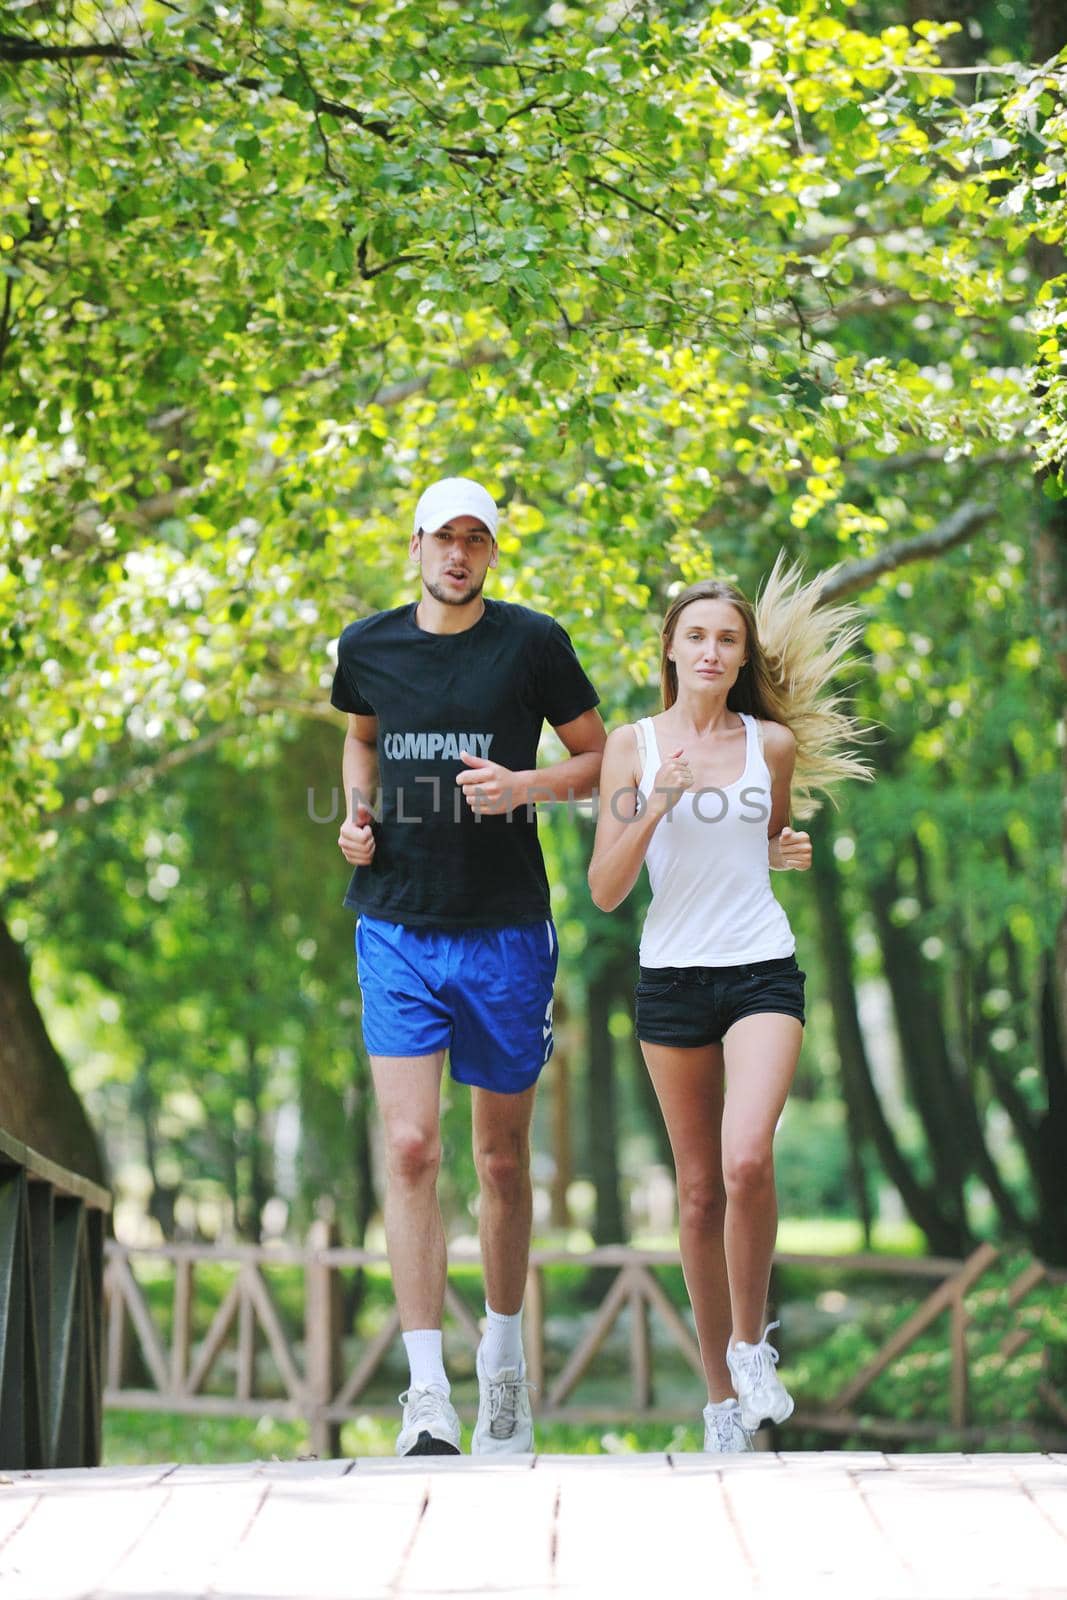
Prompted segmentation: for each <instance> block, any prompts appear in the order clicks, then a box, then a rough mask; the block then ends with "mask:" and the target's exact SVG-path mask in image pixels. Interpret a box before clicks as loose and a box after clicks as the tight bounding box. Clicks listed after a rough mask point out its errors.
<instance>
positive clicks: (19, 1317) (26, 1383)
mask: <svg viewBox="0 0 1067 1600" xmlns="http://www.w3.org/2000/svg"><path fill="white" fill-rule="evenodd" d="M110 1207H111V1196H110V1195H109V1194H108V1192H107V1190H106V1189H104V1188H102V1187H101V1186H100V1185H99V1184H96V1183H93V1182H91V1181H90V1180H89V1179H88V1178H83V1177H81V1176H80V1175H79V1174H77V1173H74V1172H68V1171H66V1169H65V1168H63V1167H60V1166H58V1165H57V1164H56V1163H55V1162H54V1161H51V1160H49V1158H48V1157H47V1156H42V1155H40V1154H39V1153H38V1152H37V1151H36V1150H31V1149H30V1148H29V1147H28V1146H27V1145H24V1144H22V1143H21V1141H20V1140H18V1139H15V1138H13V1137H12V1136H11V1135H10V1134H8V1133H5V1132H3V1131H2V1130H0V1467H90V1466H95V1465H96V1463H97V1462H98V1461H99V1459H100V1419H101V1399H102V1397H101V1360H102V1342H103V1341H102V1334H103V1327H102V1320H103V1316H102V1314H103V1297H102V1288H103V1235H104V1219H105V1216H106V1214H107V1212H108V1211H109V1210H110Z"/></svg>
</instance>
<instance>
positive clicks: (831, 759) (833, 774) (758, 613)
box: [660, 551, 874, 820]
mask: <svg viewBox="0 0 1067 1600" xmlns="http://www.w3.org/2000/svg"><path fill="white" fill-rule="evenodd" d="M832 570H833V569H832V568H831V569H829V570H828V571H826V572H822V573H819V574H818V575H817V576H816V577H814V578H812V579H811V580H810V582H808V583H804V582H802V579H803V576H804V569H803V568H802V567H801V565H800V563H799V562H796V563H794V565H793V566H787V564H786V557H785V552H784V551H780V552H779V554H778V559H777V560H776V561H775V563H774V566H773V568H772V569H771V573H770V576H769V577H768V579H767V581H766V583H765V584H764V585H763V587H762V589H761V590H760V592H759V594H758V595H757V597H756V603H755V605H753V604H752V603H751V602H750V601H749V600H747V599H746V598H745V596H744V595H743V594H742V592H741V590H740V589H738V588H737V587H736V585H735V584H732V583H724V582H722V581H721V580H720V579H718V578H708V579H705V580H704V581H703V582H701V583H694V584H690V586H689V588H688V589H683V590H682V593H681V594H679V595H677V596H676V597H675V599H674V600H673V601H672V602H671V605H670V609H669V610H668V612H667V615H666V616H665V617H664V619H663V633H662V654H661V657H660V687H661V689H662V692H663V709H664V711H669V710H670V708H671V706H673V704H674V702H675V701H676V700H677V698H678V673H677V669H676V668H675V665H674V662H673V661H672V660H671V659H670V657H669V656H668V651H669V649H670V647H671V645H672V643H673V642H674V633H675V629H676V628H677V626H678V618H679V616H680V615H681V613H682V612H683V611H684V610H685V608H686V606H689V605H692V603H693V601H694V600H725V601H727V602H728V603H729V604H730V605H732V606H733V607H734V608H735V609H736V610H737V611H739V612H740V613H741V616H742V617H743V619H744V623H745V643H746V653H747V656H748V660H747V661H746V663H745V665H744V666H743V667H742V668H741V671H740V673H739V674H738V676H737V681H736V682H735V683H734V684H733V685H732V687H731V689H730V692H729V694H728V695H727V697H726V704H727V706H728V707H729V709H730V710H731V711H746V712H748V713H749V714H750V715H751V716H754V717H759V718H761V719H762V720H764V721H767V722H781V723H783V724H784V725H785V726H786V727H787V728H790V729H791V730H792V732H793V734H794V735H795V737H796V741H797V762H796V770H795V772H794V775H793V793H792V810H793V814H794V815H795V816H796V817H797V818H798V819H801V820H803V819H804V818H805V817H810V816H812V815H813V814H814V813H815V812H816V811H817V810H818V809H819V805H820V803H821V802H820V801H819V800H817V799H816V797H815V793H814V791H815V790H821V791H822V792H823V793H824V794H826V795H828V796H830V798H831V799H832V794H831V791H832V789H833V788H834V786H835V785H836V784H839V783H842V782H843V781H844V780H845V779H847V778H857V779H860V780H861V781H864V782H869V781H870V780H871V779H872V778H873V777H874V772H873V770H872V769H871V767H870V766H869V765H868V763H867V762H866V761H863V760H861V758H860V757H859V756H857V755H855V754H854V753H853V752H852V750H851V749H850V746H852V745H855V744H858V743H862V742H864V741H865V740H867V739H869V738H870V735H871V732H872V729H870V728H869V727H865V726H863V725H861V724H860V723H859V722H857V721H856V719H855V717H853V716H852V715H851V714H850V713H849V712H848V711H847V710H846V709H845V704H846V702H845V697H844V695H843V694H840V693H836V692H835V693H827V688H828V685H829V684H830V682H831V680H832V679H833V678H835V677H836V676H837V674H838V673H839V672H840V670H841V667H842V664H843V662H844V658H845V656H846V655H847V654H848V651H849V650H850V649H851V648H852V646H853V645H854V644H855V643H856V642H857V640H858V639H859V638H860V637H861V636H862V633H863V626H862V623H861V622H860V621H859V620H858V619H859V618H860V616H861V612H860V611H859V609H858V607H856V606H842V605H823V604H821V596H822V591H823V587H824V585H825V583H826V580H827V578H828V577H829V576H830V572H831V571H832Z"/></svg>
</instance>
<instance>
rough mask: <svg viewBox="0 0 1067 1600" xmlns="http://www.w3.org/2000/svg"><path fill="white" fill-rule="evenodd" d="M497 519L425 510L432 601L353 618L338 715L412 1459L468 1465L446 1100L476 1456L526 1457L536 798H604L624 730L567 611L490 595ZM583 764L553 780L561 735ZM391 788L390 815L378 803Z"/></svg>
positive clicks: (488, 512)
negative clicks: (471, 1246) (544, 759)
mask: <svg viewBox="0 0 1067 1600" xmlns="http://www.w3.org/2000/svg"><path fill="white" fill-rule="evenodd" d="M497 520H498V512H497V507H496V505H495V503H494V501H493V499H492V496H491V495H490V494H489V493H488V491H487V490H486V489H484V488H483V487H482V486H481V485H480V484H478V483H475V482H473V481H472V480H471V479H469V478H445V479H443V480H441V481H440V482H438V483H435V484H432V485H431V486H430V488H428V489H427V490H426V492H425V493H424V494H423V496H422V498H421V499H420V500H419V503H418V506H417V507H416V511H415V526H414V532H413V534H412V537H411V545H410V554H411V559H412V560H413V561H414V562H416V563H417V565H418V566H419V568H420V571H421V579H422V594H421V598H420V599H419V601H418V602H417V604H409V605H405V606H400V607H398V608H397V609H396V610H394V611H382V612H379V613H377V614H376V615H374V616H371V617H366V618H363V619H361V620H360V621H358V622H354V623H352V624H351V625H350V626H349V627H347V628H346V629H345V631H344V632H343V633H342V635H341V638H340V642H339V645H338V651H337V672H336V675H335V677H334V685H333V692H332V695H331V700H332V703H333V704H334V705H335V706H336V707H337V708H338V710H340V711H345V712H347V713H348V731H347V734H346V737H345V745H344V761H343V773H344V789H345V795H346V797H347V807H348V815H347V818H346V820H345V823H344V825H343V827H342V828H341V833H340V837H339V840H338V843H339V845H340V847H341V851H342V854H343V855H344V857H345V859H346V861H348V862H350V863H351V865H352V866H354V867H355V872H354V873H353V875H352V881H351V883H350V885H349V889H348V893H347V895H346V897H345V904H346V905H347V906H349V907H351V908H352V909H353V910H355V911H357V912H358V913H359V917H358V920H357V923H356V955H357V959H358V966H359V981H360V987H361V989H362V992H363V1037H364V1042H365V1044H366V1048H367V1053H368V1055H369V1057H370V1063H371V1072H372V1075H373V1078H374V1089H375V1095H376V1098H377V1101H378V1108H379V1111H380V1114H381V1118H382V1124H383V1129H384V1136H385V1155H386V1193H385V1231H386V1239H387V1242H388V1248H389V1259H390V1262H391V1264H392V1271H393V1284H394V1290H395V1294H396V1300H397V1305H398V1308H399V1311H400V1321H401V1327H402V1329H403V1335H404V1344H405V1347H406V1349H407V1354H408V1361H409V1365H410V1369H411V1382H410V1386H409V1388H408V1389H407V1391H406V1392H405V1394H403V1395H401V1397H400V1398H401V1403H402V1404H403V1408H404V1411H403V1421H402V1424H401V1429H400V1434H399V1437H398V1439H397V1446H396V1448H397V1454H398V1455H453V1454H457V1453H458V1451H459V1437H460V1429H459V1419H458V1417H457V1416H456V1413H455V1411H454V1410H453V1408H452V1405H451V1404H450V1401H449V1392H450V1391H449V1383H448V1379H447V1377H446V1375H445V1369H444V1364H443V1360H442V1354H441V1320H442V1311H443V1306H444V1289H445V1265H446V1251H445V1238H444V1228H443V1225H442V1220H441V1212H440V1208H439V1205H438V1201H437V1174H438V1169H439V1163H440V1150H441V1146H440V1133H439V1121H440V1087H441V1070H442V1066H443V1063H444V1058H445V1053H446V1051H447V1053H448V1056H449V1065H450V1070H451V1074H452V1077H453V1078H454V1079H455V1080H456V1081H457V1082H460V1083H466V1084H469V1085H470V1088H471V1109H472V1123H473V1139H474V1156H475V1164H476V1166H477V1171H478V1181H479V1185H480V1190H481V1205H480V1209H479V1234H480V1238H481V1247H482V1261H483V1268H484V1274H485V1289H486V1308H485V1309H486V1333H485V1336H484V1338H483V1340H482V1343H481V1346H480V1348H479V1351H478V1359H477V1372H478V1396H479V1398H478V1421H477V1424H476V1426H475V1430H474V1437H473V1444H472V1449H473V1451H474V1453H476V1454H481V1453H486V1454H488V1453H497V1452H516V1451H527V1450H530V1449H531V1448H532V1444H533V1422H532V1418H531V1414H530V1403H529V1398H528V1393H527V1385H526V1382H525V1373H526V1366H525V1362H524V1359H523V1353H522V1334H521V1315H522V1299H523V1291H524V1288H525V1284H526V1271H527V1262H528V1257H529V1248H530V1228H531V1220H532V1202H531V1190H530V1172H529V1135H530V1121H531V1117H532V1114H533V1104H534V1095H535V1093H536V1084H537V1079H538V1076H539V1074H540V1072H541V1069H542V1067H543V1066H544V1064H545V1062H546V1061H547V1060H548V1058H549V1056H550V1055H551V1053H552V986H553V981H554V978H555V972H556V958H557V953H558V950H557V943H556V936H555V929H554V928H553V926H552V920H551V915H550V909H549V894H548V880H547V878H546V875H545V867H544V861H543V859H542V856H541V847H540V845H539V843H538V840H537V823H536V818H535V814H534V806H533V801H534V800H535V799H538V800H550V799H555V800H566V799H568V798H572V797H573V798H581V797H583V796H586V795H589V794H590V793H591V792H592V790H593V788H594V787H595V785H596V782H597V779H598V776H599V772H600V759H601V751H602V750H603V747H604V742H605V732H604V726H603V723H602V722H601V720H600V715H599V713H598V712H597V711H595V710H594V707H595V706H596V704H597V698H598V697H597V694H596V691H595V690H594V688H593V686H592V684H591V683H590V681H589V679H588V678H587V677H586V675H585V673H584V672H583V671H582V668H581V666H580V664H579V662H578V658H577V656H576V655H575V653H574V650H573V648H572V646H571V642H570V640H569V638H568V637H567V635H566V633H565V632H564V631H563V629H562V628H561V627H560V626H559V624H558V623H556V622H554V621H553V620H552V619H551V618H550V617H547V616H543V615H542V614H541V613H539V612H536V611H530V610H527V609H526V607H524V606H517V605H507V604H503V603H502V602H500V601H496V600H485V599H483V597H482V586H483V584H484V582H485V578H486V574H487V572H488V570H489V568H490V567H495V566H496V564H497V559H498V550H497V543H496V532H497ZM546 720H547V721H548V722H550V723H551V724H552V725H553V727H554V728H555V729H556V732H557V733H558V735H559V737H560V739H561V740H562V741H563V744H564V745H565V747H566V749H567V750H568V751H569V752H570V754H569V757H568V759H567V760H565V761H560V762H558V763H557V764H556V765H554V766H550V767H545V768H541V769H540V770H535V766H536V759H537V744H538V739H539V737H540V733H541V729H542V725H543V723H544V721H546ZM379 793H380V807H379V810H378V816H377V818H374V817H373V816H372V811H371V809H370V808H371V805H372V803H373V802H372V797H373V796H375V795H376V794H379Z"/></svg>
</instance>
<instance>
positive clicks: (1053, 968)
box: [1030, 0, 1067, 1262]
mask: <svg viewBox="0 0 1067 1600" xmlns="http://www.w3.org/2000/svg"><path fill="white" fill-rule="evenodd" d="M1030 39H1031V49H1032V55H1033V59H1034V60H1035V61H1038V62H1040V61H1047V60H1049V59H1050V57H1052V56H1054V55H1056V54H1058V52H1059V51H1060V50H1062V49H1063V47H1064V45H1065V44H1067V0H1032V4H1031V9H1030ZM1030 261H1031V265H1032V266H1033V268H1034V270H1035V271H1036V272H1037V273H1038V275H1039V276H1040V277H1041V278H1044V279H1045V280H1048V279H1050V278H1058V277H1062V276H1063V274H1064V272H1065V271H1067V256H1065V255H1064V251H1063V247H1062V246H1061V245H1060V244H1059V243H1058V242H1057V241H1055V240H1049V241H1040V240H1035V241H1034V243H1033V245H1032V246H1031V251H1030ZM1060 466H1061V468H1062V466H1063V463H1062V462H1061V463H1060ZM1038 487H1039V490H1040V489H1041V488H1043V485H1042V484H1040V483H1039V486H1038ZM1035 520H1036V528H1035V533H1034V557H1035V560H1034V568H1035V573H1036V580H1037V594H1038V603H1039V610H1040V617H1041V622H1042V631H1043V635H1044V640H1043V642H1044V643H1045V645H1046V647H1047V648H1048V649H1049V650H1050V651H1051V653H1052V658H1053V660H1054V662H1055V665H1056V668H1057V674H1058V678H1059V683H1060V688H1061V693H1060V703H1061V704H1063V703H1064V702H1065V701H1067V500H1062V499H1061V500H1052V501H1050V500H1046V499H1045V498H1044V495H1043V494H1042V496H1041V498H1040V499H1039V500H1038V502H1037V512H1036V519H1035ZM1060 749H1061V758H1060V759H1061V766H1060V770H1061V783H1062V789H1061V812H1060V818H1061V822H1060V861H1061V880H1060V881H1061V891H1062V897H1061V909H1060V917H1059V922H1058V925H1057V928H1056V934H1055V938H1054V941H1053V946H1052V949H1051V950H1050V951H1049V952H1048V953H1047V956H1046V959H1045V962H1044V963H1043V972H1042V977H1041V984H1040V991H1039V998H1038V1004H1039V1008H1040V1027H1039V1038H1040V1043H1041V1049H1040V1056H1039V1059H1040V1061H1041V1068H1042V1072H1043V1074H1044V1077H1045V1085H1046V1092H1047V1097H1048V1098H1047V1106H1048V1109H1047V1112H1046V1114H1045V1115H1044V1116H1043V1117H1042V1119H1041V1124H1040V1131H1039V1140H1040V1147H1041V1158H1040V1160H1039V1164H1038V1169H1037V1170H1038V1173H1039V1175H1040V1185H1041V1206H1040V1211H1041V1218H1042V1221H1041V1223H1040V1224H1039V1226H1040V1228H1041V1249H1042V1253H1043V1254H1044V1255H1046V1257H1047V1259H1048V1260H1050V1261H1052V1260H1056V1261H1059V1262H1062V1261H1063V1260H1064V1259H1065V1256H1067V1242H1065V1239H1064V1234H1065V1232H1067V1224H1065V1223H1064V1220H1063V1219H1064V1217H1065V1215H1067V1200H1065V1199H1064V1189H1065V1184H1067V1178H1065V1171H1067V1163H1065V1161H1064V1151H1065V1150H1067V743H1061V747H1060ZM1050 1208H1051V1209H1050Z"/></svg>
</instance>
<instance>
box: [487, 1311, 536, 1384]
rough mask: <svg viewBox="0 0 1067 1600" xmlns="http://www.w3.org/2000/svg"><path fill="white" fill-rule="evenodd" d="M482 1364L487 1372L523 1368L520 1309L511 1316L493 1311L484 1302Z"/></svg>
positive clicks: (522, 1369) (521, 1369) (520, 1369)
mask: <svg viewBox="0 0 1067 1600" xmlns="http://www.w3.org/2000/svg"><path fill="white" fill-rule="evenodd" d="M481 1355H482V1365H483V1366H484V1367H485V1369H486V1371H487V1372H503V1370H504V1368H505V1367H517V1368H518V1370H519V1371H520V1372H522V1371H524V1370H525V1367H526V1362H525V1361H524V1360H523V1354H522V1309H521V1307H520V1309H519V1310H518V1311H516V1312H515V1315H514V1316H512V1317H509V1316H505V1314H504V1313H503V1312H501V1311H493V1310H492V1309H491V1307H490V1305H489V1302H488V1300H487V1301H486V1303H485V1334H484V1336H483V1338H482V1349H481Z"/></svg>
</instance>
